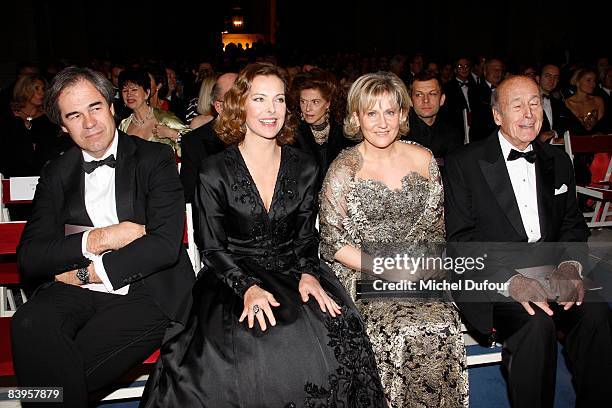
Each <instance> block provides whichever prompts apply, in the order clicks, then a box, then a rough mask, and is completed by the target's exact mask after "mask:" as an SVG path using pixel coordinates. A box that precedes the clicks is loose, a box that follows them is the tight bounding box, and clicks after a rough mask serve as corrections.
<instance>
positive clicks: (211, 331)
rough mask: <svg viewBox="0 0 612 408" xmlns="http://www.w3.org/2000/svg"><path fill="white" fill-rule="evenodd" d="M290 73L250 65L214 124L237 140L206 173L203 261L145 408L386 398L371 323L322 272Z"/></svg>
mask: <svg viewBox="0 0 612 408" xmlns="http://www.w3.org/2000/svg"><path fill="white" fill-rule="evenodd" d="M285 84H286V82H285V80H284V78H283V76H282V74H281V71H280V70H279V69H278V68H277V67H275V66H274V65H270V64H266V63H256V64H252V65H249V66H247V67H246V68H245V69H244V70H243V71H242V72H241V73H240V75H239V77H238V79H237V80H236V83H235V84H234V86H233V88H232V89H231V90H230V91H229V92H228V93H227V94H226V96H225V110H224V113H223V116H222V117H221V119H220V121H219V123H218V124H217V127H216V130H217V133H218V134H219V136H220V137H221V138H222V139H223V140H224V141H225V142H226V143H227V144H229V145H230V147H228V148H227V149H226V150H225V151H224V152H221V153H219V154H217V155H215V156H211V157H210V158H209V159H208V160H207V161H206V163H204V164H203V168H202V169H201V171H200V184H199V187H198V194H197V211H196V212H197V217H196V218H197V221H196V225H197V228H199V232H200V234H199V235H200V237H201V239H202V242H200V243H199V245H200V248H201V249H202V252H203V258H204V263H205V267H204V268H203V269H202V271H200V274H199V278H198V282H197V283H196V286H195V288H194V292H193V294H194V306H193V308H192V315H191V318H190V321H189V323H188V326H187V327H186V329H185V330H184V331H183V332H182V333H181V334H179V335H177V336H175V337H174V338H172V339H170V340H169V341H167V342H166V343H165V345H164V346H163V347H162V354H161V358H160V361H159V362H158V366H157V368H156V370H155V373H154V374H153V375H152V376H151V378H150V380H149V383H148V384H147V390H146V392H145V396H144V397H143V402H142V405H143V406H145V407H174V406H185V407H214V408H222V407H298V406H299V407H302V406H303V407H327V406H344V407H383V406H385V401H384V397H383V394H382V390H381V385H380V379H379V377H378V374H377V371H376V365H375V360H374V357H373V354H372V349H371V345H370V343H369V340H368V338H367V336H366V334H365V331H364V326H363V323H362V321H361V318H360V317H359V314H358V313H357V311H356V310H355V307H354V305H353V304H352V302H351V300H350V298H349V297H348V295H347V293H346V292H345V290H344V289H343V288H342V286H341V284H340V283H339V282H338V280H337V279H336V278H335V276H334V275H333V274H331V273H328V272H326V271H323V270H320V269H319V260H318V257H317V249H318V237H317V233H316V230H315V226H314V223H315V218H316V211H317V209H316V179H317V174H318V173H317V172H318V167H317V165H316V162H315V161H314V160H313V159H312V158H310V157H309V156H308V155H307V154H305V153H303V152H300V151H299V150H297V149H294V148H292V147H290V146H288V145H287V143H289V142H290V141H291V139H292V137H293V135H292V131H291V129H290V128H289V127H288V126H284V125H285V123H286V121H285V119H286V115H287V113H288V112H287V110H286V106H285V89H286V88H285Z"/></svg>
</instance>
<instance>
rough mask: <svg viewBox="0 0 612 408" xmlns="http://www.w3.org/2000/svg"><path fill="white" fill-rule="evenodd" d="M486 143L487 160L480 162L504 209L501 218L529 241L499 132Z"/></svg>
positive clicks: (492, 190) (488, 182)
mask: <svg viewBox="0 0 612 408" xmlns="http://www.w3.org/2000/svg"><path fill="white" fill-rule="evenodd" d="M486 143H487V145H486V151H485V158H484V159H482V160H479V161H478V164H479V165H480V170H481V171H482V175H483V176H484V178H485V180H486V181H487V184H488V185H489V188H490V189H491V192H492V193H493V196H494V197H495V199H496V200H497V203H498V204H499V206H500V207H501V209H502V212H503V215H500V216H501V217H503V216H505V217H506V218H508V221H510V224H511V225H512V227H513V228H514V229H515V230H516V232H517V233H518V234H519V235H520V236H521V237H522V238H523V239H524V240H527V233H526V232H525V227H524V226H523V220H522V218H521V213H520V211H519V208H518V204H517V202H516V197H515V196H514V190H513V189H512V182H511V181H510V175H509V174H508V169H507V167H506V162H505V159H504V158H503V157H502V151H501V147H500V145H499V140H497V132H494V133H493V135H492V136H491V137H489V139H488V140H487V141H486Z"/></svg>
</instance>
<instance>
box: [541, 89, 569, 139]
mask: <svg viewBox="0 0 612 408" xmlns="http://www.w3.org/2000/svg"><path fill="white" fill-rule="evenodd" d="M550 109H551V111H552V116H553V125H552V127H551V126H550V122H549V120H548V116H546V113H544V120H543V121H542V129H540V132H546V131H548V130H554V131H555V132H557V135H558V136H559V137H563V134H564V133H565V131H566V130H567V129H568V122H569V120H570V118H569V115H571V114H572V112H571V111H570V110H569V109H567V107H566V106H565V104H564V103H563V101H561V100H559V99H557V98H554V97H551V98H550Z"/></svg>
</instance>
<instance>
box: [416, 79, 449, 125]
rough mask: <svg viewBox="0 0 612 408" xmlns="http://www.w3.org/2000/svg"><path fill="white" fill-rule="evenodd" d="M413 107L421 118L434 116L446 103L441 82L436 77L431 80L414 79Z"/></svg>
mask: <svg viewBox="0 0 612 408" xmlns="http://www.w3.org/2000/svg"><path fill="white" fill-rule="evenodd" d="M410 98H411V99H412V107H413V109H414V111H415V112H416V114H417V115H418V116H419V117H420V118H421V119H429V118H434V119H435V117H436V115H437V114H438V111H439V110H440V106H442V105H444V99H445V97H444V94H442V91H441V89H440V84H439V83H438V81H437V80H435V79H430V80H429V81H414V82H413V83H412V90H411V92H410Z"/></svg>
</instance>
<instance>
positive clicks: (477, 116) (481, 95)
mask: <svg viewBox="0 0 612 408" xmlns="http://www.w3.org/2000/svg"><path fill="white" fill-rule="evenodd" d="M504 69H505V68H504V63H503V62H502V61H501V60H499V59H497V58H491V59H489V60H487V62H485V65H484V81H481V82H480V84H478V85H477V86H476V87H475V89H474V96H473V102H471V101H470V102H471V105H470V106H471V108H472V123H471V126H470V142H475V141H477V140H482V139H484V138H486V137H487V136H488V135H489V134H491V132H492V131H493V130H494V129H495V128H496V125H495V121H494V120H493V115H492V113H491V98H492V96H491V95H492V93H493V90H494V89H495V88H496V87H497V86H498V85H499V83H500V82H501V80H502V78H503V77H504Z"/></svg>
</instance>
